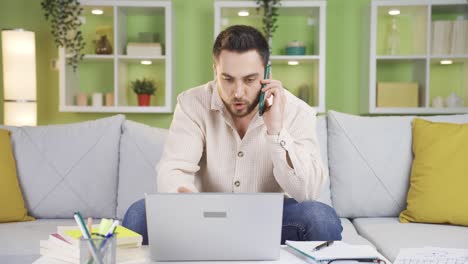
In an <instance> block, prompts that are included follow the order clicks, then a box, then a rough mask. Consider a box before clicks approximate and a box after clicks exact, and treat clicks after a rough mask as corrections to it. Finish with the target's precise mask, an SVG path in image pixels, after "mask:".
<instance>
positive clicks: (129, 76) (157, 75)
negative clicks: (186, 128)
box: [117, 59, 166, 107]
mask: <svg viewBox="0 0 468 264" xmlns="http://www.w3.org/2000/svg"><path fill="white" fill-rule="evenodd" d="M152 62H153V64H151V65H142V64H141V63H140V60H136V59H128V60H119V63H118V73H119V74H118V101H117V105H118V106H121V107H128V106H130V107H131V106H137V105H138V103H137V95H136V94H135V93H134V92H133V90H132V89H131V82H133V81H135V80H137V79H140V80H141V79H143V78H145V79H149V80H153V81H154V82H155V84H156V87H157V91H156V93H155V95H154V96H151V106H159V107H163V106H164V105H165V104H166V95H165V89H163V87H165V86H166V83H165V74H166V68H165V64H164V61H162V60H153V61H152Z"/></svg>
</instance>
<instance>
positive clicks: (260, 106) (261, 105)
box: [258, 63, 271, 116]
mask: <svg viewBox="0 0 468 264" xmlns="http://www.w3.org/2000/svg"><path fill="white" fill-rule="evenodd" d="M270 67H271V65H270V64H269V63H268V65H267V66H266V68H265V75H264V76H263V79H268V77H269V76H270ZM265 86H266V84H264V83H263V84H262V86H261V87H260V99H259V101H258V114H259V115H260V116H262V115H263V112H264V111H265V93H264V92H262V91H261V89H263V88H264V87H265Z"/></svg>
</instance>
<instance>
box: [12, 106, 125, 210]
mask: <svg viewBox="0 0 468 264" xmlns="http://www.w3.org/2000/svg"><path fill="white" fill-rule="evenodd" d="M123 120H124V116H123V115H117V116H113V117H109V118H103V119H99V120H96V121H88V122H82V123H76V124H68V125H51V126H38V127H5V128H6V129H8V130H10V131H12V143H13V153H14V155H15V158H16V162H17V168H18V178H19V181H20V185H21V187H22V188H23V195H24V198H25V202H26V207H27V208H28V210H29V212H30V214H31V215H32V216H35V217H38V218H72V216H73V212H75V211H80V212H81V213H82V214H83V216H85V217H87V216H93V217H108V218H109V217H114V216H115V208H116V200H117V173H118V158H119V157H118V151H119V140H120V133H121V124H122V122H123Z"/></svg>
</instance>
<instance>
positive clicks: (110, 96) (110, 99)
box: [106, 92, 114, 106]
mask: <svg viewBox="0 0 468 264" xmlns="http://www.w3.org/2000/svg"><path fill="white" fill-rule="evenodd" d="M113 105H114V93H113V92H110V93H106V106H113Z"/></svg>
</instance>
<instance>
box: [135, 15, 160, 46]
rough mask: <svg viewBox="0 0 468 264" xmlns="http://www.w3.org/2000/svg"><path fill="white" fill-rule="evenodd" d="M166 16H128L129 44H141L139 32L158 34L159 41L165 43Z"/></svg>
mask: <svg viewBox="0 0 468 264" xmlns="http://www.w3.org/2000/svg"><path fill="white" fill-rule="evenodd" d="M164 24H165V23H164V16H156V15H129V16H127V35H128V41H129V42H139V40H138V33H139V32H156V33H158V34H159V41H160V42H162V43H165V41H166V32H165V31H164V27H165V25H164Z"/></svg>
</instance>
